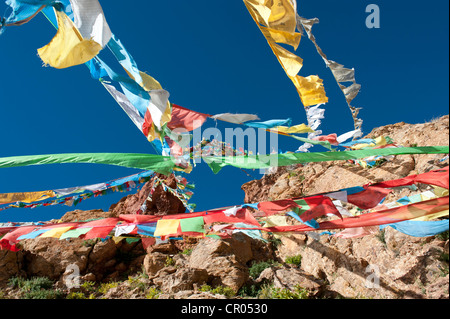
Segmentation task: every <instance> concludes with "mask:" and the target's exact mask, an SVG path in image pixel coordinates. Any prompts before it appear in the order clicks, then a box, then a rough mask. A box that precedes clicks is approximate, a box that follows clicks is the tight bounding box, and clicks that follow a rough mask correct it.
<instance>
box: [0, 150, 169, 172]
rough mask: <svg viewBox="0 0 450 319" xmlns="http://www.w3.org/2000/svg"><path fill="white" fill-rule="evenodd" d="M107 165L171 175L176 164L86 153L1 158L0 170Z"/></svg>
mask: <svg viewBox="0 0 450 319" xmlns="http://www.w3.org/2000/svg"><path fill="white" fill-rule="evenodd" d="M75 163H85V164H88V163H90V164H106V165H115V166H122V167H128V168H136V169H143V170H152V171H155V172H157V173H161V174H164V175H169V174H170V173H171V172H172V170H173V168H174V167H175V163H174V161H173V160H172V158H171V157H169V156H161V155H154V154H130V153H86V154H51V155H32V156H13V157H3V158H0V168H9V167H22V166H31V165H47V164H75Z"/></svg>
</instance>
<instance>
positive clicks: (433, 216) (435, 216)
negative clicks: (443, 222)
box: [412, 210, 448, 222]
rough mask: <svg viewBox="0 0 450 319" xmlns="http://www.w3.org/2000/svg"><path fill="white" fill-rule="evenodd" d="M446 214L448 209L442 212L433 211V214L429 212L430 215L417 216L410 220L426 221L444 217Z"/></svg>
mask: <svg viewBox="0 0 450 319" xmlns="http://www.w3.org/2000/svg"><path fill="white" fill-rule="evenodd" d="M446 216H448V210H444V211H442V212H438V213H434V214H431V215H426V216H423V217H419V218H414V219H412V220H414V221H422V222H427V221H430V220H434V219H438V218H441V217H446Z"/></svg>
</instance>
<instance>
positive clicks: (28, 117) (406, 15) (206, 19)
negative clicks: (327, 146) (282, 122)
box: [0, 0, 449, 222]
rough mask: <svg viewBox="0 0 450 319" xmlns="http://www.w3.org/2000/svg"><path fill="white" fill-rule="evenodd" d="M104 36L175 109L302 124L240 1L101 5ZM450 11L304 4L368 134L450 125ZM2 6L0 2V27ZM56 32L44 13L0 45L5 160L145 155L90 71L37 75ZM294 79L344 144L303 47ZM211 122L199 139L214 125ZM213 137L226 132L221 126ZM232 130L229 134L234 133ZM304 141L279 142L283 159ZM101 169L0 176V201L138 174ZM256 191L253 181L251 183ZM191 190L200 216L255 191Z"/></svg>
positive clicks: (339, 115) (34, 213)
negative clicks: (310, 90)
mask: <svg viewBox="0 0 450 319" xmlns="http://www.w3.org/2000/svg"><path fill="white" fill-rule="evenodd" d="M100 3H101V4H102V7H103V10H104V12H105V15H106V19H107V21H108V24H109V26H110V28H111V30H112V32H113V33H114V34H115V35H116V36H117V37H118V38H119V39H120V40H121V41H122V43H123V44H124V46H125V47H126V48H127V50H128V51H129V52H130V53H131V54H132V55H133V57H134V59H135V60H136V62H137V64H138V67H139V69H140V70H142V71H146V72H147V73H149V74H150V75H152V76H153V77H155V78H156V79H158V80H159V82H160V83H161V84H162V85H163V87H164V89H166V90H168V91H169V92H170V94H171V97H170V100H171V102H173V103H176V104H178V105H182V106H184V107H187V108H190V109H193V110H196V111H199V112H204V113H208V114H218V113H224V112H231V113H251V114H257V115H258V116H259V117H260V118H261V119H262V120H269V119H283V118H292V119H293V123H294V124H299V123H304V122H306V116H305V112H304V110H303V106H302V104H301V102H300V99H299V97H298V94H297V92H296V90H295V87H294V86H293V85H292V82H290V80H289V79H288V78H287V76H286V75H285V73H284V71H283V70H282V68H281V66H280V64H279V63H278V61H277V60H276V58H275V56H274V55H273V53H272V52H271V50H270V48H269V46H268V45H267V42H266V41H265V39H264V37H263V36H262V34H261V33H260V31H259V30H258V28H257V26H256V24H255V23H254V21H253V20H252V19H251V17H250V15H249V13H248V12H247V10H246V8H245V6H244V4H243V2H242V1H241V0H228V1H207V0H194V1H150V0H146V1H144V0H129V1H126V2H124V1H119V0H107V1H106V0H103V1H100ZM371 3H374V4H377V5H378V6H379V7H380V10H381V28H380V29H368V28H367V27H366V25H365V20H366V17H367V15H368V14H367V13H366V12H365V9H366V6H367V5H368V4H371ZM448 7H449V3H448V1H442V0H431V1H427V2H426V3H424V2H423V1H415V0H414V1H411V0H410V1H404V0H395V1H387V0H371V1H356V0H342V1H333V0H323V1H312V0H305V1H298V12H299V14H300V15H301V16H303V17H305V18H312V17H317V18H319V19H320V23H319V24H318V25H315V26H314V28H313V33H314V35H315V36H316V39H317V41H318V44H319V46H321V48H322V49H323V51H324V52H325V54H327V56H328V58H329V59H331V60H334V61H336V62H339V63H341V64H343V65H344V66H346V67H348V68H355V70H356V80H357V82H358V83H360V84H361V85H362V90H361V92H360V94H359V95H358V97H357V98H356V99H355V100H354V101H353V103H352V104H353V105H354V106H357V107H362V108H363V110H362V111H361V114H360V117H361V118H362V119H363V120H364V126H363V130H364V133H365V134H367V133H369V132H370V131H371V130H372V129H373V128H375V127H378V126H381V125H387V124H392V123H397V122H401V121H404V122H407V123H421V122H424V121H429V120H431V119H433V118H437V117H440V116H442V115H445V114H448V105H449V97H448V86H449V83H448V79H449V76H448V70H449V63H448V61H449V59H448V57H449V42H448V41H449V40H448V38H449V34H448V32H449V17H448V10H449V8H448ZM5 10H6V5H5V4H4V2H3V1H2V2H1V5H0V15H5V14H4V12H5ZM55 32H56V31H55V29H54V28H53V26H52V25H50V23H49V22H48V21H47V20H46V19H45V17H44V16H43V15H42V14H39V15H38V16H37V17H36V18H35V19H33V20H32V21H31V22H29V23H28V24H25V25H23V26H20V27H10V28H8V29H7V30H6V32H5V33H4V34H3V35H1V36H0V65H1V71H2V72H1V73H2V79H1V81H0V136H1V141H2V143H1V147H0V157H8V156H19V155H39V154H58V153H94V152H113V153H153V152H154V151H153V148H152V147H151V145H150V143H148V142H147V141H146V139H145V137H144V136H143V135H142V134H141V133H140V132H139V131H138V130H137V128H136V127H135V126H134V124H133V123H132V122H131V121H130V120H129V119H128V117H127V116H126V114H125V113H124V112H123V111H122V110H121V108H120V107H119V106H118V105H117V104H116V103H115V101H114V100H113V99H112V98H111V96H110V95H109V94H108V92H106V91H105V89H104V88H103V86H102V85H101V84H100V83H99V82H98V81H96V80H93V79H92V78H91V77H90V75H89V72H88V70H87V68H86V67H85V66H77V67H72V68H70V69H64V70H56V69H52V68H50V67H43V66H42V62H41V60H40V58H39V57H38V55H37V51H36V50H37V49H38V48H40V47H42V46H44V45H45V44H47V43H48V42H50V40H51V38H52V37H53V36H54V34H55ZM295 53H296V54H297V55H298V56H300V57H302V58H303V59H304V67H303V69H302V70H301V71H300V75H303V76H308V75H311V74H316V75H318V76H319V77H321V78H322V79H323V80H324V85H325V90H326V92H327V96H328V97H329V99H330V101H329V103H328V104H326V105H325V106H324V107H325V109H326V113H325V116H326V118H325V120H323V122H322V126H321V129H322V130H323V131H324V133H326V134H330V133H337V134H342V133H345V132H347V131H350V130H352V129H353V122H352V118H351V115H350V112H349V110H348V107H347V104H346V103H345V100H344V97H343V95H342V93H341V91H340V90H339V88H338V86H337V84H336V82H335V80H334V78H333V77H332V75H331V72H330V70H329V69H327V68H326V67H325V65H324V63H323V61H322V59H321V57H320V56H319V55H318V54H317V52H316V50H315V48H314V46H313V44H312V43H311V42H310V41H309V40H308V39H307V38H306V37H304V38H302V41H301V43H300V46H299V48H298V50H297V51H296V52H295ZM214 125H215V123H214V121H212V120H208V121H207V122H206V126H205V128H206V127H210V126H214ZM219 127H220V128H222V129H223V128H225V127H226V125H223V124H222V123H220V124H219ZM230 127H236V126H230ZM299 146H300V143H299V142H298V141H295V140H294V139H291V138H288V137H280V139H279V148H280V149H281V150H283V151H295V150H296V149H297V148H298V147H299ZM137 172H138V171H137V170H132V169H126V168H120V167H112V166H106V165H88V164H74V165H68V164H65V165H48V166H31V167H23V168H11V169H1V170H0V193H6V192H25V191H40V190H48V189H58V188H64V187H71V186H83V185H89V184H95V183H100V182H105V181H108V180H112V179H116V178H120V177H123V176H127V175H131V174H134V173H137ZM249 173H250V174H251V175H253V176H254V178H260V177H261V175H259V174H258V172H257V171H255V172H249ZM187 178H188V180H189V181H190V182H192V183H195V185H196V190H195V195H194V196H193V198H192V202H194V203H196V204H197V210H205V209H210V208H216V207H223V206H229V205H235V204H241V203H242V202H243V199H244V193H243V191H242V190H241V189H240V187H241V185H242V184H243V183H245V182H247V181H249V180H251V179H252V178H250V177H248V176H247V175H246V174H244V173H243V172H242V171H241V170H239V169H236V168H232V167H226V168H224V169H223V170H222V171H221V172H220V173H219V174H217V175H214V174H213V173H212V172H211V170H210V169H209V167H207V165H206V164H200V165H198V166H197V167H196V168H195V169H194V171H193V172H192V173H191V174H190V175H189V176H187ZM125 195H126V193H115V194H113V195H108V196H104V197H100V198H95V199H90V200H87V201H85V202H82V203H81V204H79V205H78V206H77V207H67V206H59V205H58V206H53V207H45V208H36V209H9V210H6V211H3V212H0V222H6V221H39V220H41V221H44V220H49V219H52V218H59V217H61V216H62V215H63V214H64V213H65V212H67V211H71V210H74V209H82V210H88V209H94V208H102V209H104V210H107V209H108V208H109V206H110V205H111V204H113V203H116V202H117V201H118V200H120V198H122V197H123V196H125Z"/></svg>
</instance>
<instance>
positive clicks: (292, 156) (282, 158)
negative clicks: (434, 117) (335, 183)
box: [203, 146, 449, 174]
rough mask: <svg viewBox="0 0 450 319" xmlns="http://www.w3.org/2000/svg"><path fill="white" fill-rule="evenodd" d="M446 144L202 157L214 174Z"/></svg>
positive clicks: (426, 150)
mask: <svg viewBox="0 0 450 319" xmlns="http://www.w3.org/2000/svg"><path fill="white" fill-rule="evenodd" d="M448 153H449V147H448V146H425V147H393V148H380V149H365V150H356V151H342V152H313V153H287V154H269V155H253V156H235V157H232V156H225V157H220V156H211V157H203V160H204V161H205V162H206V163H207V164H208V165H209V167H210V168H211V169H212V171H213V172H214V174H217V173H218V172H219V171H220V170H221V169H222V168H223V167H225V166H228V165H230V166H234V167H238V168H243V169H261V168H270V167H279V166H288V165H293V164H299V163H314V162H327V161H346V160H351V159H353V160H354V159H361V158H366V157H370V156H389V155H407V154H448Z"/></svg>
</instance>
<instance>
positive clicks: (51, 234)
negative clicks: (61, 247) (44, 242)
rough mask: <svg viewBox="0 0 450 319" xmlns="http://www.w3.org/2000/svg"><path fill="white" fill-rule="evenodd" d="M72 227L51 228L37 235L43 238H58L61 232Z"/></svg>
mask: <svg viewBox="0 0 450 319" xmlns="http://www.w3.org/2000/svg"><path fill="white" fill-rule="evenodd" d="M72 228H73V226H66V227H57V228H52V229H50V230H49V231H47V232H45V233H43V234H42V235H41V236H39V237H44V238H50V237H51V238H59V237H61V235H62V234H64V233H65V232H66V231H68V230H71V229H72Z"/></svg>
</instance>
